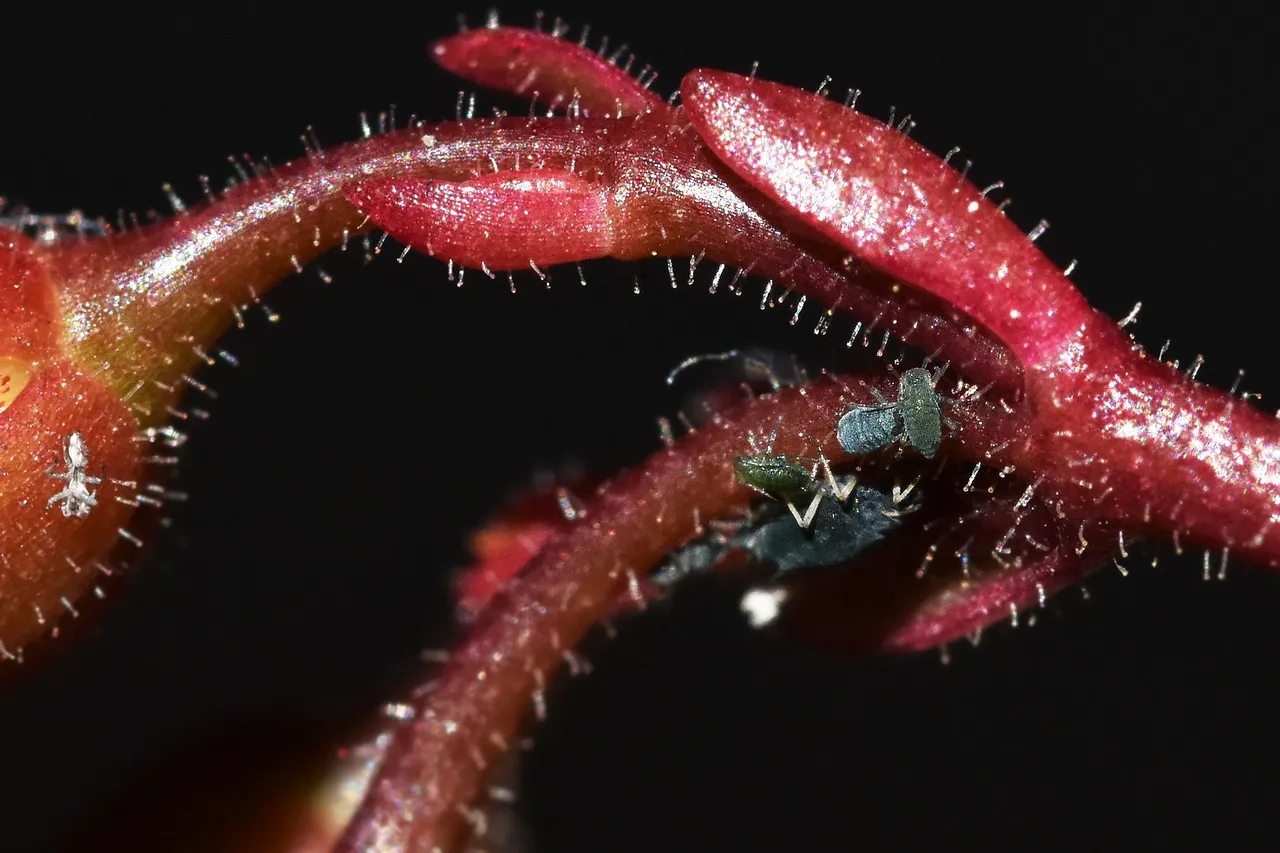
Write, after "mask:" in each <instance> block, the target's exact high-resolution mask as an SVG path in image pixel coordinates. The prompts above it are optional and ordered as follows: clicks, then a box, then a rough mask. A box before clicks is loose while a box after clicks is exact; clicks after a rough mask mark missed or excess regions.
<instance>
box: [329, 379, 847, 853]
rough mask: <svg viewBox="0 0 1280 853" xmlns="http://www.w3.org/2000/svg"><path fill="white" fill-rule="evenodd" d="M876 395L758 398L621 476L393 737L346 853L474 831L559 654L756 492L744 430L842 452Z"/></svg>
mask: <svg viewBox="0 0 1280 853" xmlns="http://www.w3.org/2000/svg"><path fill="white" fill-rule="evenodd" d="M871 399H872V397H871V394H870V392H869V391H865V390H864V391H862V392H861V393H860V394H858V396H857V398H856V399H852V400H851V398H850V394H849V393H848V392H846V390H845V389H844V388H842V387H841V386H839V385H837V384H834V383H820V384H819V385H816V386H812V387H809V388H807V389H803V390H798V391H793V392H784V393H782V394H779V395H776V396H774V397H770V398H761V399H760V400H759V401H757V403H756V404H755V405H751V406H748V407H744V409H742V410H740V412H739V413H738V415H737V416H733V415H730V416H729V417H726V418H724V419H723V420H722V421H721V423H719V424H709V425H707V426H705V427H703V428H702V429H700V430H698V431H697V432H696V433H692V434H689V435H687V436H685V437H684V438H682V439H680V440H679V441H678V442H677V443H676V445H675V446H674V447H672V448H671V449H670V450H668V451H666V452H664V453H658V454H656V455H655V456H653V457H651V458H650V459H649V460H648V461H647V462H646V463H645V464H644V465H642V466H641V467H640V468H638V469H636V470H634V471H631V472H629V473H628V474H626V475H624V476H622V477H620V478H619V479H618V480H617V481H615V483H614V484H613V485H612V486H611V487H610V488H609V490H608V492H607V493H606V494H604V495H603V496H602V497H601V498H600V499H599V500H598V501H596V502H594V503H593V504H592V505H591V506H590V507H589V509H588V511H587V515H586V516H585V518H584V520H582V521H581V522H579V523H578V524H576V525H575V526H574V527H572V528H571V529H569V530H568V531H567V532H564V533H561V534H558V535H557V536H555V537H553V538H552V539H551V541H550V542H548V544H547V545H546V546H545V547H544V548H543V550H542V552H541V553H540V554H539V556H538V557H537V558H535V560H534V561H533V563H532V564H531V565H530V566H529V567H528V568H527V569H526V571H525V572H524V573H523V574H521V575H520V576H519V577H517V578H516V579H514V580H513V581H512V582H511V583H509V584H508V585H507V586H506V587H504V588H503V589H502V590H501V591H500V592H499V593H498V596H497V598H496V599H495V600H494V602H493V603H492V604H491V605H490V606H489V608H488V609H487V610H485V611H484V613H483V614H482V615H481V617H480V619H479V621H478V622H477V624H476V625H475V626H474V627H473V629H472V631H471V632H470V634H469V636H468V638H467V639H466V641H465V642H464V643H463V645H462V646H461V647H460V648H459V649H457V650H456V651H455V652H454V653H453V655H452V657H451V659H450V661H449V663H448V664H447V665H446V667H445V669H444V671H443V673H442V674H441V676H440V679H439V682H438V683H437V685H436V687H435V688H434V690H433V691H432V693H430V694H429V695H428V696H426V697H424V698H423V700H421V704H420V705H419V708H418V711H419V713H418V716H417V717H416V718H415V719H414V721H413V722H412V723H411V724H409V725H406V726H405V727H404V728H402V729H401V730H400V731H399V732H398V733H397V736H396V739H395V741H394V742H393V744H392V745H391V747H390V748H389V750H388V753H387V756H386V759H385V760H384V763H383V765H382V768H381V770H380V771H379V774H378V777H377V779H376V781H375V782H374V784H373V785H372V786H371V788H370V791H369V794H368V796H367V798H366V799H365V802H364V804H363V805H362V807H361V809H360V811H359V812H358V813H357V815H356V817H355V818H354V819H353V821H352V823H351V829H350V830H349V831H348V833H347V835H346V836H344V838H343V841H342V843H341V844H340V845H339V846H338V848H337V851H338V853H357V851H365V850H370V849H403V850H431V849H433V848H434V847H440V848H441V849H445V850H448V849H452V847H451V845H452V844H453V843H454V842H455V841H456V840H457V838H458V836H459V833H460V832H462V831H463V829H464V827H465V822H464V817H463V813H462V810H461V809H462V807H463V806H465V805H466V804H468V803H470V802H471V801H472V800H473V799H474V797H475V795H476V794H477V792H478V791H479V789H480V786H481V784H482V781H483V778H484V773H485V769H486V768H487V767H488V766H489V765H490V764H492V763H493V762H494V760H495V759H496V757H497V756H498V755H500V754H501V753H502V752H503V751H504V750H505V747H506V745H507V744H509V743H511V742H512V741H513V739H514V737H515V734H516V732H517V730H518V728H519V726H520V725H521V723H522V722H523V720H524V718H525V714H526V710H527V708H528V706H529V700H530V696H531V695H532V694H534V692H535V691H537V690H539V689H542V688H543V687H544V686H545V683H546V681H547V680H548V679H549V678H550V677H551V676H552V674H553V673H554V672H555V671H556V670H557V669H558V667H559V666H560V664H561V663H562V662H563V661H562V655H563V654H564V653H565V652H566V651H567V650H569V649H572V648H573V647H574V646H575V645H577V643H578V642H579V640H580V639H581V638H582V636H583V634H585V633H586V631H587V630H588V629H590V628H591V626H592V625H594V624H595V623H596V622H598V621H599V620H600V619H601V618H602V617H603V616H604V615H605V614H606V613H607V612H608V610H609V609H610V608H611V607H613V606H614V604H615V602H616V601H617V598H618V596H619V594H620V593H622V592H623V591H624V590H626V589H627V585H628V583H629V581H630V579H631V578H634V577H638V576H640V575H643V574H644V573H646V572H647V571H648V570H649V569H650V568H651V567H652V566H653V565H654V564H655V563H657V561H658V560H660V559H661V558H662V557H663V556H664V555H666V554H667V553H669V552H670V551H671V550H672V548H673V543H676V544H678V543H680V542H683V541H685V540H688V539H689V538H691V537H692V536H694V535H695V533H696V530H697V519H698V518H703V519H708V518H713V517H715V516H718V515H722V514H724V513H726V512H728V511H729V510H730V509H731V508H733V507H735V506H745V505H746V504H747V503H748V502H749V501H750V500H751V499H752V497H753V495H754V493H752V492H750V491H749V490H747V489H746V488H744V487H743V486H741V485H740V484H739V483H738V482H737V480H736V478H735V477H734V474H733V466H732V460H733V457H734V455H736V454H740V453H744V452H749V450H750V445H749V443H748V440H747V432H748V431H754V432H755V433H756V434H757V435H759V434H762V433H766V432H769V431H770V430H772V429H773V428H774V426H776V425H778V424H779V418H781V425H780V426H779V429H778V437H777V441H776V445H775V448H774V449H775V450H776V451H777V452H780V453H798V454H816V453H818V452H822V453H825V454H827V455H829V456H831V457H832V458H834V459H839V458H842V453H841V450H840V447H839V445H838V444H837V443H836V441H835V435H834V431H833V429H832V427H831V424H833V423H834V420H835V418H836V417H837V416H838V414H839V413H840V412H841V411H842V410H843V408H844V407H845V406H846V405H847V404H849V403H851V402H869V401H870V400H871ZM379 845H381V846H379Z"/></svg>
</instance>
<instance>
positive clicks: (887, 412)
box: [836, 367, 944, 459]
mask: <svg viewBox="0 0 1280 853" xmlns="http://www.w3.org/2000/svg"><path fill="white" fill-rule="evenodd" d="M939 375H941V374H939ZM937 379H938V377H937V376H933V375H930V373H929V371H927V370H925V369H924V368H923V367H913V368H911V369H910V370H908V371H906V372H905V373H903V374H902V377H901V378H900V379H899V381H898V399H897V400H894V401H892V402H890V401H889V400H886V399H885V398H884V395H883V394H881V393H880V392H879V391H878V390H876V389H875V388H872V389H871V393H872V394H873V395H874V396H875V398H876V401H877V402H876V404H875V405H873V406H857V407H855V408H853V409H850V410H849V411H847V412H845V413H844V414H843V415H842V416H841V417H840V420H839V422H838V423H837V424H836V437H837V438H838V439H839V440H840V446H841V447H843V448H844V449H845V450H846V451H848V452H849V453H853V454H856V455H859V456H861V455H865V454H868V453H874V452H876V451H877V450H883V449H884V448H886V447H888V446H889V445H890V444H892V443H894V442H895V441H904V442H905V443H906V444H908V445H910V446H911V447H913V448H915V449H916V450H917V451H919V452H920V455H922V456H924V457H925V458H926V459H932V458H933V455H934V454H935V453H937V452H938V445H940V444H941V443H942V423H943V420H944V419H943V417H942V406H941V403H940V399H939V397H938V392H937V390H936V389H935V388H934V385H935V384H936V382H937Z"/></svg>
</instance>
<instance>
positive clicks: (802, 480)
mask: <svg viewBox="0 0 1280 853" xmlns="http://www.w3.org/2000/svg"><path fill="white" fill-rule="evenodd" d="M733 472H734V473H735V474H736V475H737V476H738V482H740V483H742V484H743V485H744V486H750V487H751V488H753V489H755V490H756V491H760V492H764V493H765V494H768V495H773V496H774V497H778V498H782V499H784V500H790V499H791V498H794V497H796V496H797V495H799V494H801V493H802V492H804V491H806V490H807V489H808V488H809V486H810V484H812V483H813V469H812V468H809V467H807V466H805V465H804V464H803V460H800V459H797V458H796V457H794V456H783V455H781V454H777V453H759V454H756V455H754V456H735V457H734V459H733Z"/></svg>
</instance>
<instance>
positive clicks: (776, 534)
mask: <svg viewBox="0 0 1280 853" xmlns="http://www.w3.org/2000/svg"><path fill="white" fill-rule="evenodd" d="M841 485H842V486H843V485H845V483H841ZM897 509H898V508H897V506H896V505H895V504H894V502H893V495H891V494H887V493H885V492H881V491H878V490H876V489H872V488H869V487H867V486H861V485H859V486H854V487H853V494H852V496H851V497H850V498H849V500H847V501H846V502H845V503H844V504H841V503H839V502H837V501H834V500H827V501H823V502H822V504H821V505H820V506H819V507H818V511H817V514H816V515H815V516H814V519H813V523H812V524H811V525H810V526H809V528H808V529H807V530H804V529H801V528H800V527H799V526H798V525H797V524H796V523H795V522H794V521H793V520H792V519H791V517H790V516H788V515H782V514H779V515H778V516H777V517H775V518H773V519H770V520H769V521H766V522H763V523H761V524H759V525H757V526H756V527H754V528H752V529H751V530H749V531H746V532H745V533H742V534H740V535H738V536H736V537H734V538H733V539H732V540H730V547H738V548H745V549H746V550H747V551H748V552H749V553H750V554H751V556H752V557H754V558H755V559H756V560H759V561H760V562H762V563H772V564H773V565H774V566H775V567H776V569H777V573H778V574H779V575H783V574H786V573H788V572H794V571H798V570H801V569H818V568H824V567H827V566H836V565H840V564H841V563H847V562H849V561H851V560H853V559H854V558H855V557H857V556H858V555H859V554H860V553H862V552H863V551H865V550H866V549H867V548H869V547H871V546H872V545H875V544H876V543H877V542H880V541H881V540H882V539H884V538H885V537H886V536H888V535H889V533H890V532H891V531H892V530H894V529H895V528H897V527H899V526H900V525H901V524H902V520H901V519H900V518H899V517H897V515H896V513H895V511H896V510H897ZM886 513H890V514H889V515H886Z"/></svg>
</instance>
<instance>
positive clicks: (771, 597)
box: [739, 588, 787, 628]
mask: <svg viewBox="0 0 1280 853" xmlns="http://www.w3.org/2000/svg"><path fill="white" fill-rule="evenodd" d="M786 600H787V591H786V590H785V589H782V588H777V589H751V590H748V591H747V593H746V594H745V595H743V596H742V603H741V604H740V605H739V609H741V610H742V612H743V613H745V614H746V615H747V622H748V624H750V625H751V627H752V628H763V627H764V626H765V625H768V624H769V623H770V622H773V621H774V620H775V619H777V618H778V614H779V613H781V612H782V605H783V603H784V602H785V601H786Z"/></svg>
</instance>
